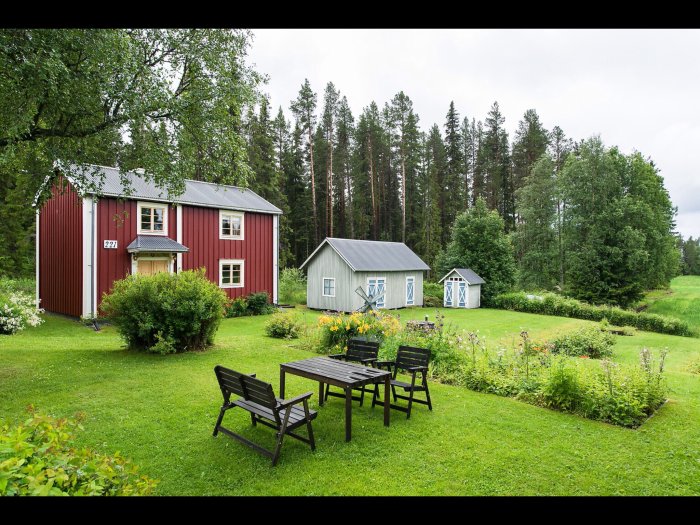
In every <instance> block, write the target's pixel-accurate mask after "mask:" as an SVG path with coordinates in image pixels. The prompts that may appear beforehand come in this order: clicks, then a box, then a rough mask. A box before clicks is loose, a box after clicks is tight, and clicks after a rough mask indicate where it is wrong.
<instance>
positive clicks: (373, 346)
mask: <svg viewBox="0 0 700 525" xmlns="http://www.w3.org/2000/svg"><path fill="white" fill-rule="evenodd" d="M378 354H379V343H376V342H373V341H363V340H362V339H350V341H348V351H347V354H346V355H347V357H350V358H353V357H354V358H355V359H369V358H374V359H376V358H377V355H378Z"/></svg>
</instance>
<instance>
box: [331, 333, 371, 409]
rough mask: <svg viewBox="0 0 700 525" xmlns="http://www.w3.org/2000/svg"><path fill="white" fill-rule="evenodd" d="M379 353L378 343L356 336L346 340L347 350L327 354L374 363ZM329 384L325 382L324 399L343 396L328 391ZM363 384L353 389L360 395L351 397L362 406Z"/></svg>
mask: <svg viewBox="0 0 700 525" xmlns="http://www.w3.org/2000/svg"><path fill="white" fill-rule="evenodd" d="M378 354H379V343H377V342H374V341H365V340H364V339H358V338H352V339H350V341H348V350H347V352H346V353H344V354H333V355H329V356H328V357H330V358H331V359H339V360H342V361H349V362H353V363H361V364H363V365H370V366H372V365H374V363H375V362H376V361H377V355H378ZM329 387H330V385H328V384H326V394H325V396H324V400H326V401H327V400H328V396H335V397H342V398H344V397H345V394H344V393H343V394H340V393H338V392H331V391H330V388H329ZM365 388H366V387H365V386H361V387H359V388H356V389H355V390H358V391H360V392H362V394H361V395H360V397H356V396H353V399H354V400H355V401H359V402H360V406H362V403H363V402H364V400H365V391H366V390H365Z"/></svg>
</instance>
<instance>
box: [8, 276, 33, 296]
mask: <svg viewBox="0 0 700 525" xmlns="http://www.w3.org/2000/svg"><path fill="white" fill-rule="evenodd" d="M13 292H21V293H25V294H27V295H31V296H34V294H35V293H36V281H35V280H34V279H10V278H9V277H0V294H6V295H7V294H11V293H13Z"/></svg>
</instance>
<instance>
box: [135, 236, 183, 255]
mask: <svg viewBox="0 0 700 525" xmlns="http://www.w3.org/2000/svg"><path fill="white" fill-rule="evenodd" d="M126 251H127V252H129V253H139V252H167V253H185V252H189V251H190V249H189V248H188V247H187V246H183V245H182V244H180V243H179V242H177V241H173V240H172V239H170V238H169V237H164V236H162V235H137V236H136V239H134V240H133V241H131V244H129V246H127V247H126Z"/></svg>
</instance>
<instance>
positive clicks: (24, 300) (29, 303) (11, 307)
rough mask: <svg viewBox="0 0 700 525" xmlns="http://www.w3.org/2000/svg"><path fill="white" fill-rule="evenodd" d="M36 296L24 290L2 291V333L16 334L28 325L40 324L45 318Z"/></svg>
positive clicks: (0, 304) (0, 306)
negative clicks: (42, 315)
mask: <svg viewBox="0 0 700 525" xmlns="http://www.w3.org/2000/svg"><path fill="white" fill-rule="evenodd" d="M40 313H43V310H42V309H37V308H36V303H35V300H34V297H32V296H31V295H29V294H26V293H24V292H9V293H0V334H7V335H11V334H15V333H17V332H19V331H20V330H24V329H25V328H27V327H28V326H39V325H40V324H41V323H43V322H44V321H43V319H42V318H41V317H39V314H40Z"/></svg>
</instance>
